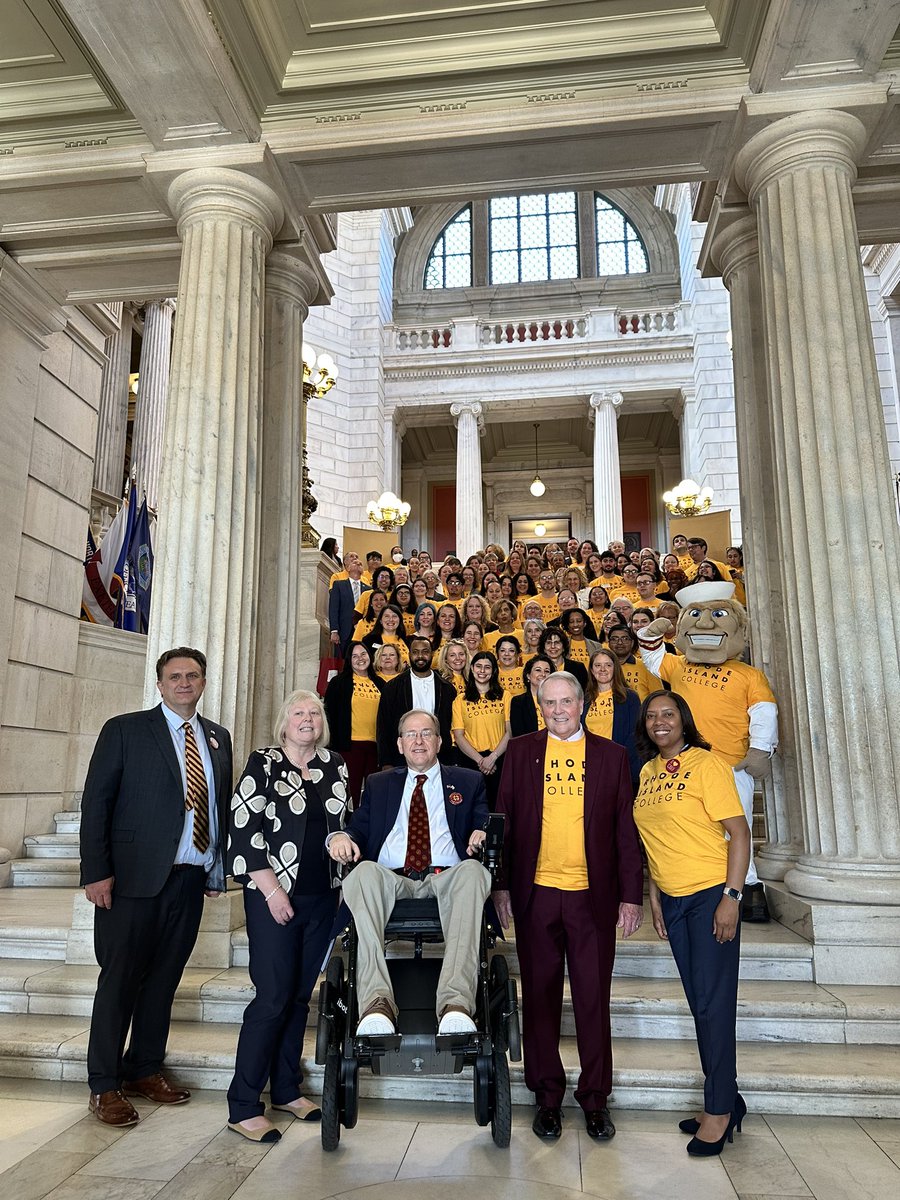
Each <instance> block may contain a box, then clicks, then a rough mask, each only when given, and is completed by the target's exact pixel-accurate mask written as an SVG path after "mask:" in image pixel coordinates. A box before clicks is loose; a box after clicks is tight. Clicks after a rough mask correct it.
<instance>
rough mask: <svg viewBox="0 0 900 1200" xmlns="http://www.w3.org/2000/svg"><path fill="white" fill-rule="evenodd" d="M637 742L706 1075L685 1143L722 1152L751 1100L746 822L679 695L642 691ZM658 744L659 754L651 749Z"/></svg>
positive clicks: (642, 819)
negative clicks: (743, 1063) (744, 1044)
mask: <svg viewBox="0 0 900 1200" xmlns="http://www.w3.org/2000/svg"><path fill="white" fill-rule="evenodd" d="M637 742H638V747H639V749H640V750H641V751H642V752H643V755H644V757H645V758H646V759H648V760H649V761H648V762H646V764H645V766H644V768H643V770H642V771H641V785H640V789H639V791H638V794H637V798H636V799H635V802H634V819H635V823H636V825H637V827H638V832H639V833H640V835H641V840H642V841H643V843H644V848H645V850H646V851H647V861H648V863H649V865H650V908H651V912H652V915H653V927H654V929H655V930H656V932H657V934H658V935H659V936H660V937H661V938H664V939H668V942H669V945H670V946H671V947H672V954H673V956H674V958H675V963H676V965H677V967H678V973H679V975H680V976H681V982H682V984H683V986H684V991H685V995H686V996H687V1001H688V1004H689V1005H690V1009H691V1012H692V1014H693V1016H694V1025H695V1027H696V1031H697V1042H698V1048H699V1051H700V1061H701V1063H702V1064H703V1070H704V1074H705V1077H706V1080H705V1084H704V1088H703V1112H702V1114H701V1115H700V1117H699V1118H696V1119H695V1118H687V1119H686V1120H684V1121H682V1122H681V1123H680V1128H681V1129H682V1131H683V1132H685V1133H693V1134H694V1135H695V1136H694V1137H693V1138H692V1140H691V1141H690V1143H689V1144H688V1148H687V1149H688V1153H689V1154H693V1155H695V1156H698V1157H708V1156H710V1155H714V1154H721V1153H722V1149H723V1147H724V1145H725V1142H726V1140H727V1141H729V1142H730V1141H731V1140H732V1132H733V1130H734V1129H735V1127H737V1129H738V1130H739V1129H740V1127H741V1121H742V1120H743V1117H744V1114H745V1113H746V1111H747V1106H746V1104H745V1103H744V1100H743V1098H742V1096H741V1094H740V1092H738V1090H737V1047H736V1033H735V1025H736V1022H737V990H738V969H739V967H740V957H741V951H740V929H741V912H740V902H741V894H742V889H743V887H744V880H745V878H746V875H747V867H748V865H749V863H750V827H749V826H748V824H747V818H746V817H745V816H744V810H743V808H742V807H741V802H740V798H739V797H738V792H737V788H736V787H735V783H734V772H733V771H732V769H731V767H730V766H729V765H728V763H727V762H725V761H724V759H721V758H719V757H718V756H717V755H715V754H713V753H711V752H710V749H709V743H708V742H706V741H704V739H703V737H702V736H701V734H700V732H699V730H698V729H697V726H696V725H695V724H694V718H693V714H692V713H691V710H690V708H689V707H688V705H687V702H686V701H685V700H684V699H683V697H681V696H679V695H677V694H676V693H675V692H664V691H657V692H652V693H651V694H650V695H649V696H647V697H646V699H645V700H644V702H643V704H642V705H641V714H640V717H639V719H638V728H637ZM654 754H655V757H652V756H653V755H654Z"/></svg>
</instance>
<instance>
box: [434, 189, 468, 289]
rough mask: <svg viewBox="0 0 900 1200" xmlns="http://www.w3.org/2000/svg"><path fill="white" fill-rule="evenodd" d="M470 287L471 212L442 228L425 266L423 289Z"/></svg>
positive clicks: (465, 210) (466, 210) (458, 216)
mask: <svg viewBox="0 0 900 1200" xmlns="http://www.w3.org/2000/svg"><path fill="white" fill-rule="evenodd" d="M471 286H472V209H471V208H464V209H463V210H462V212H459V213H457V214H456V216H455V217H454V218H453V220H452V221H450V222H449V223H448V224H447V225H445V226H444V228H443V230H442V231H441V235H440V237H439V238H438V239H437V241H436V242H435V243H434V246H433V247H432V249H431V254H430V255H429V258H428V262H427V264H426V266H425V287H426V288H456V287H471Z"/></svg>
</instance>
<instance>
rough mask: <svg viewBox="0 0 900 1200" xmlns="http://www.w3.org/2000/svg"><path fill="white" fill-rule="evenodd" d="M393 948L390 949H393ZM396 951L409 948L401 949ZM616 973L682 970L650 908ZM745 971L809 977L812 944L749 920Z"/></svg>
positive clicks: (237, 949)
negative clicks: (659, 932)
mask: <svg viewBox="0 0 900 1200" xmlns="http://www.w3.org/2000/svg"><path fill="white" fill-rule="evenodd" d="M231 944H232V953H231V962H232V966H235V967H246V966H247V962H248V949H247V931H246V929H243V928H242V929H238V930H236V931H235V932H234V933H233V934H232V936H231ZM500 948H501V950H502V951H503V953H504V954H506V956H507V959H508V961H509V966H510V970H511V971H512V972H513V973H514V974H518V973H519V960H518V957H517V956H516V951H515V934H514V933H513V934H511V935H510V937H509V939H508V940H507V941H506V943H503V944H501V945H500ZM389 953H390V951H389ZM396 953H408V950H407V951H404V950H400V949H398V950H397V951H396ZM424 953H425V955H426V957H432V956H437V957H440V955H441V953H442V951H441V948H440V947H439V946H425V947H424ZM614 974H615V975H616V976H632V977H635V978H642V979H644V978H654V979H677V978H678V970H677V968H676V966H675V962H674V960H673V958H672V952H671V950H670V949H669V946H668V943H666V942H661V941H660V940H659V938H658V937H657V936H656V933H655V932H654V930H653V927H652V925H651V924H650V919H649V908H647V909H646V912H645V917H644V924H643V926H642V927H641V928H640V929H639V930H638V931H637V933H636V934H634V936H633V937H631V938H629V939H628V940H627V941H624V940H623V939H622V938H619V940H618V943H617V945H616V964H615V970H614ZM741 976H742V978H744V979H781V980H796V981H798V982H801V981H807V982H810V981H811V980H812V978H813V964H812V946H811V945H810V943H809V942H808V941H807V940H806V939H805V938H803V937H801V936H800V935H799V934H797V933H795V932H794V931H793V930H791V929H787V928H786V927H785V926H784V925H780V924H779V923H778V922H777V921H771V922H770V923H769V924H768V925H745V926H744V927H743V929H742V931H741Z"/></svg>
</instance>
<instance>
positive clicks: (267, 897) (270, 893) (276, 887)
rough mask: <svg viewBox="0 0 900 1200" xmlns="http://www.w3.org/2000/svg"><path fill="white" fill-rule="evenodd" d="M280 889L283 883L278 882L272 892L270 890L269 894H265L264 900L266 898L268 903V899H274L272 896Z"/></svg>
mask: <svg viewBox="0 0 900 1200" xmlns="http://www.w3.org/2000/svg"><path fill="white" fill-rule="evenodd" d="M280 891H281V884H280V883H276V884H275V886H274V887H273V888H272V890H271V892H269V894H268V896H263V900H265V901H266V902H267V903H268V901H269V900H271V899H272V897H273V896H274V895H275V893H276V892H280Z"/></svg>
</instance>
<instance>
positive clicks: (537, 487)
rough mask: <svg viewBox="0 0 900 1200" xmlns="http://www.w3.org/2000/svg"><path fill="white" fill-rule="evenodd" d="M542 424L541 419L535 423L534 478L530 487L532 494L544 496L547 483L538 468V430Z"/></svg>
mask: <svg viewBox="0 0 900 1200" xmlns="http://www.w3.org/2000/svg"><path fill="white" fill-rule="evenodd" d="M540 427H541V425H540V422H539V421H536V422H535V425H534V479H532V481H531V487H530V488H529V489H528V490H529V491H530V492H531V494H532V496H535V497H537V496H543V494H544V492H546V490H547V485H546V484H545V483H544V481H543V479H541V474H540V471H539V470H538V430H539V429H540Z"/></svg>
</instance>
